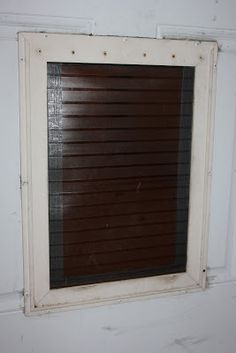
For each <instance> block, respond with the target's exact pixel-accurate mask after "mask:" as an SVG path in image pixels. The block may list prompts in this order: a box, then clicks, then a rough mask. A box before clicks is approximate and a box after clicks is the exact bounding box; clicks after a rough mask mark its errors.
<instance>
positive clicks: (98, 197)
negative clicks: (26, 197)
mask: <svg viewBox="0 0 236 353" xmlns="http://www.w3.org/2000/svg"><path fill="white" fill-rule="evenodd" d="M177 197H179V198H180V197H181V198H186V197H188V188H181V189H176V188H172V189H171V188H168V189H156V190H142V191H140V190H139V189H138V188H137V189H136V190H135V191H123V192H122V191H121V192H117V191H116V192H113V193H111V192H110V193H105V192H104V193H99V194H85V195H83V194H82V195H81V194H75V193H71V194H64V195H63V194H62V195H60V194H59V195H56V196H51V197H50V201H51V205H52V206H51V207H53V205H55V204H57V205H58V204H59V205H61V204H62V203H63V205H64V207H65V206H67V205H70V206H72V208H73V206H86V205H91V204H106V203H109V204H112V203H120V202H129V201H131V202H140V201H148V200H149V201H151V200H152V199H156V200H158V199H160V200H161V199H176V198H177Z"/></svg>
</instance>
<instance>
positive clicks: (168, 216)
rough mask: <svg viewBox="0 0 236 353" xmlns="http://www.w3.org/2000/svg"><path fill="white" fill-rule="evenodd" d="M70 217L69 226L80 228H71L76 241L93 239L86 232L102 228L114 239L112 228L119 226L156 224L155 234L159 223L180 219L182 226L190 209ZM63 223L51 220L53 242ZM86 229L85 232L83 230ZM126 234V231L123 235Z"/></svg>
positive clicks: (65, 219)
mask: <svg viewBox="0 0 236 353" xmlns="http://www.w3.org/2000/svg"><path fill="white" fill-rule="evenodd" d="M70 217H71V215H70V214H68V217H64V221H68V222H67V223H66V224H68V227H70V226H73V227H75V228H76V229H78V231H77V233H76V231H74V230H70V233H74V234H71V236H72V237H75V242H81V241H83V242H84V241H87V242H89V241H90V240H91V239H90V237H88V235H87V234H86V232H87V231H88V230H102V231H101V232H100V233H101V235H102V236H103V235H104V236H105V238H107V237H108V236H109V239H112V234H111V233H112V230H114V228H117V227H118V228H125V226H128V228H130V227H131V228H132V226H135V227H136V228H135V229H136V230H137V226H142V225H154V228H153V229H154V234H157V229H156V228H155V226H159V224H163V223H171V224H173V223H174V222H176V221H178V222H179V224H178V227H182V224H183V223H184V222H187V219H188V211H187V209H186V210H182V211H179V212H178V215H177V214H176V212H175V210H172V211H168V212H159V213H158V212H155V211H149V212H144V213H134V214H132V213H131V214H127V215H115V216H112V215H111V216H100V217H93V219H90V221H89V220H88V219H80V217H79V215H78V216H77V218H78V219H77V220H70ZM63 225H64V223H63V222H62V221H61V220H59V222H56V220H53V221H51V224H50V226H51V230H52V241H53V242H52V244H57V243H58V241H59V240H58V239H60V237H59V238H58V233H60V231H61V229H63ZM151 229H152V228H151ZM53 230H54V231H53ZM84 230H86V232H85V233H84V232H83V231H84ZM108 230H109V231H108ZM152 232H153V230H152ZM124 236H125V232H124V235H123V237H124ZM118 237H119V236H118ZM59 242H60V241H59Z"/></svg>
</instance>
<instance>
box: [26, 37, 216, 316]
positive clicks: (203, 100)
mask: <svg viewBox="0 0 236 353" xmlns="http://www.w3.org/2000/svg"><path fill="white" fill-rule="evenodd" d="M216 59H217V45H216V43H214V42H199V41H181V40H158V39H140V38H121V37H91V36H81V35H66V34H45V33H20V34H19V65H20V92H21V100H20V101H21V180H22V216H23V238H24V287H25V312H26V314H30V313H33V312H40V311H51V310H58V309H63V308H67V307H69V306H75V307H80V306H84V305H97V304H99V303H101V304H102V303H107V302H116V301H119V302H120V301H123V300H133V299H134V298H138V297H147V296H156V295H159V294H163V293H170V292H186V291H187V290H194V289H197V288H204V287H205V285H206V261H207V235H208V224H209V213H210V209H209V198H210V196H209V195H210V184H211V159H212V157H211V156H212V144H213V115H214V114H213V110H214V109H213V107H214V87H215V71H216V70H215V69H216ZM47 62H78V63H113V64H140V65H171V66H194V67H195V82H194V109H193V135H192V156H191V177H190V205H189V224H188V251H187V270H186V272H184V273H178V274H171V275H161V276H155V277H149V278H141V279H130V280H123V281H114V282H109V283H99V284H92V285H83V286H78V287H71V288H62V289H52V290H50V287H49V227H48V151H47V149H48V146H47V144H48V141H47Z"/></svg>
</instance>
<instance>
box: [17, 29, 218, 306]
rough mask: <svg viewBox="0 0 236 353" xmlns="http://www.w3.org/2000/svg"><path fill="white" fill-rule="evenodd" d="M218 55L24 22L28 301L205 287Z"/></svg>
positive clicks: (105, 298) (190, 46) (211, 47)
mask: <svg viewBox="0 0 236 353" xmlns="http://www.w3.org/2000/svg"><path fill="white" fill-rule="evenodd" d="M215 60H216V45H215V43H206V42H205V43H203V42H201V43H200V42H191V41H176V40H175V41H172V40H153V39H137V38H136V39H135V38H112V37H87V36H77V35H76V36H75V35H73V36H72V35H60V34H59V35H58V34H57V35H54V34H50V35H49V34H32V33H22V34H20V65H21V68H20V73H21V131H22V175H21V177H22V207H23V227H24V229H23V234H24V250H25V251H24V258H25V290H26V312H27V313H30V312H33V311H42V310H53V309H54V308H58V307H64V306H69V305H76V306H80V305H92V304H97V303H99V302H109V301H114V300H122V299H127V298H132V297H139V296H148V295H157V294H158V293H160V292H161V293H163V292H169V291H176V290H180V291H181V290H188V289H196V288H199V287H204V286H205V280H206V244H207V231H208V214H209V191H210V178H211V173H210V168H211V145H212V128H213V123H212V120H213V119H212V115H213V114H212V107H213V99H212V92H213V89H214V70H215ZM75 289H76V290H75Z"/></svg>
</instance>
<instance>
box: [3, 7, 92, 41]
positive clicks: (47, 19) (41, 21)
mask: <svg viewBox="0 0 236 353" xmlns="http://www.w3.org/2000/svg"><path fill="white" fill-rule="evenodd" d="M94 30H95V21H94V20H93V19H91V18H79V17H59V16H38V15H22V14H9V13H0V39H2V40H4V39H6V40H16V39H17V33H18V32H21V31H22V32H53V33H60V32H63V33H75V34H94Z"/></svg>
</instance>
